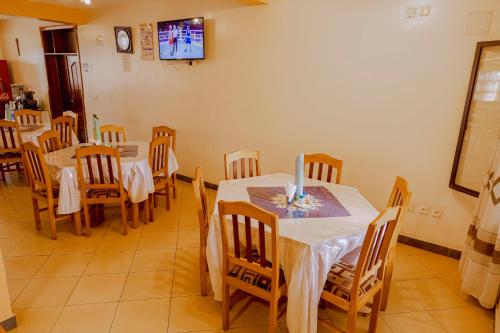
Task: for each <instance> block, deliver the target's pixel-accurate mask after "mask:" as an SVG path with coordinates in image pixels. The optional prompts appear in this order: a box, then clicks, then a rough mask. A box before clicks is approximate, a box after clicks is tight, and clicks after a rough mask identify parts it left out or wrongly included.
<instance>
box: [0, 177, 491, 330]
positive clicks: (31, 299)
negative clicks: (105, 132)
mask: <svg viewBox="0 0 500 333" xmlns="http://www.w3.org/2000/svg"><path fill="white" fill-rule="evenodd" d="M209 195H210V198H211V200H212V202H213V198H214V192H213V191H210V193H209ZM172 206H173V207H172V210H171V211H170V212H167V211H166V210H165V209H164V202H163V201H161V203H160V206H159V207H158V208H157V209H156V211H155V215H156V216H155V217H156V220H155V222H154V223H153V224H149V225H145V226H141V227H140V228H139V229H135V230H134V229H129V230H130V232H129V235H128V236H126V237H124V236H122V235H121V234H120V228H119V218H118V215H117V213H118V211H115V210H114V209H111V210H109V211H106V217H107V220H106V222H105V223H104V224H103V225H102V226H101V227H99V228H97V229H95V230H93V234H92V237H91V238H86V237H76V236H74V235H73V234H72V233H71V226H70V224H69V223H65V224H61V225H59V229H58V230H59V232H58V237H59V238H58V240H57V241H53V240H50V239H49V238H48V229H47V223H46V220H44V223H43V225H44V229H43V231H42V232H36V231H35V228H34V222H33V215H32V211H31V201H30V199H29V189H28V187H26V186H24V185H23V182H22V181H20V180H17V178H15V177H13V178H12V179H10V180H9V184H8V186H5V185H4V184H1V183H0V247H1V249H2V252H3V255H4V261H5V266H6V272H7V277H8V283H9V288H10V294H11V299H12V304H13V309H14V312H15V314H16V315H17V320H18V323H19V327H18V328H17V329H15V330H13V331H12V332H17V333H20V332H22V333H27V332H36V333H44V332H64V333H72V332H75V333H78V332H85V333H88V332H92V333H100V332H120V333H126V332H165V333H167V332H168V333H173V332H201V331H203V332H222V330H221V312H220V305H219V304H218V303H217V302H215V301H214V300H213V298H212V297H211V296H207V297H201V296H200V295H199V280H198V279H199V278H198V271H197V265H198V249H197V248H196V247H197V246H198V242H199V241H198V230H197V223H198V222H197V216H196V211H195V206H194V197H193V193H192V190H191V186H190V184H189V183H182V182H179V197H178V199H177V200H175V201H174V203H173V205H172ZM44 218H45V219H46V217H44ZM397 253H398V257H397V259H396V266H395V274H394V275H395V280H394V282H393V284H392V289H391V294H390V299H389V305H388V309H387V311H385V312H384V313H382V314H381V315H380V321H379V327H378V332H393V333H399V332H425V333H431V332H456V333H459V332H464V333H469V332H474V333H481V332H493V312H492V311H487V310H484V309H482V308H480V307H479V306H478V305H477V303H476V302H475V301H474V300H473V299H472V298H470V297H467V296H466V295H464V294H463V293H461V292H460V290H459V284H460V279H459V274H458V270H457V266H458V262H457V261H456V260H452V259H449V258H446V257H442V256H439V255H435V254H432V253H429V252H425V251H422V250H419V249H415V248H411V247H408V246H404V245H400V246H399V247H398V251H397ZM244 305H245V304H241V305H238V306H236V307H235V309H233V310H232V316H233V321H232V323H231V327H232V329H231V330H230V331H231V332H234V333H236V332H239V333H243V332H245V333H251V332H266V324H267V307H266V306H264V305H262V304H259V303H253V304H251V305H250V306H249V307H248V308H246V309H245V311H242V309H243V307H244ZM320 316H321V317H322V318H326V319H329V320H332V321H333V322H334V323H335V324H336V325H340V326H341V325H343V324H345V315H344V314H343V313H341V312H339V311H336V310H334V309H327V310H321V311H320ZM280 320H281V331H282V332H286V323H285V316H283V317H282V318H281V319H280ZM367 327H368V318H360V319H359V325H358V329H359V332H366V330H367ZM325 331H326V330H324V329H323V328H320V330H319V332H325Z"/></svg>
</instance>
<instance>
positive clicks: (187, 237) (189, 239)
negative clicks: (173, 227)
mask: <svg viewBox="0 0 500 333" xmlns="http://www.w3.org/2000/svg"><path fill="white" fill-rule="evenodd" d="M177 247H178V248H184V247H200V231H199V230H197V229H193V230H179V236H178V238H177Z"/></svg>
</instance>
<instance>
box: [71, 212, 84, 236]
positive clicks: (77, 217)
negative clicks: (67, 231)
mask: <svg viewBox="0 0 500 333" xmlns="http://www.w3.org/2000/svg"><path fill="white" fill-rule="evenodd" d="M73 223H74V224H75V233H76V235H77V236H81V235H82V217H81V214H80V211H77V212H74V213H73Z"/></svg>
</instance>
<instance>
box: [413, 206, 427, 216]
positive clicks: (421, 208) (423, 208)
mask: <svg viewBox="0 0 500 333" xmlns="http://www.w3.org/2000/svg"><path fill="white" fill-rule="evenodd" d="M416 212H417V213H418V214H420V215H427V214H429V207H427V206H423V205H420V206H418V207H417V209H416Z"/></svg>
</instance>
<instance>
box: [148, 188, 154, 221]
mask: <svg viewBox="0 0 500 333" xmlns="http://www.w3.org/2000/svg"><path fill="white" fill-rule="evenodd" d="M154 196H155V195H154V194H150V195H149V200H148V209H149V222H153V221H154V220H155V217H154V207H153V206H154V203H153V201H154Z"/></svg>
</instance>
